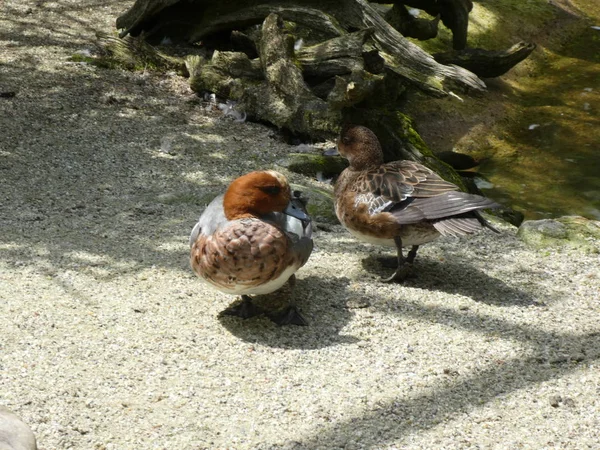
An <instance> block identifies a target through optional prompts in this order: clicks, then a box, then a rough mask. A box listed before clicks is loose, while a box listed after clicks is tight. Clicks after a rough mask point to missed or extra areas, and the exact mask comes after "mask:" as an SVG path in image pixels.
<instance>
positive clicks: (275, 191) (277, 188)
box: [260, 186, 281, 195]
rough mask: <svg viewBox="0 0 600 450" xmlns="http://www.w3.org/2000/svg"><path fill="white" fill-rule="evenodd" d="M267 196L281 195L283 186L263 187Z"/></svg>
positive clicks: (262, 189)
mask: <svg viewBox="0 0 600 450" xmlns="http://www.w3.org/2000/svg"><path fill="white" fill-rule="evenodd" d="M260 190H261V191H263V192H264V193H265V194H269V195H279V193H280V192H281V186H263V187H261V188H260Z"/></svg>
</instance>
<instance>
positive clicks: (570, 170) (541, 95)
mask: <svg viewBox="0 0 600 450" xmlns="http://www.w3.org/2000/svg"><path fill="white" fill-rule="evenodd" d="M599 25H600V24H599ZM539 51H542V52H544V55H543V56H544V60H543V63H542V67H541V68H540V70H538V71H536V73H535V75H534V76H531V77H528V78H525V79H519V80H518V81H515V82H513V83H510V82H509V84H510V85H511V88H512V95H514V96H515V98H514V99H513V104H514V105H515V107H514V109H513V110H511V111H510V112H509V115H510V120H509V123H510V125H508V126H506V127H503V128H502V129H501V131H500V132H499V133H498V134H497V135H496V136H495V139H494V143H493V145H492V146H490V149H489V154H488V155H485V156H488V157H489V159H486V160H485V162H484V163H483V164H482V166H481V167H480V172H481V173H482V174H483V175H484V176H485V177H486V179H487V181H489V183H491V184H492V185H493V187H492V188H489V186H488V189H485V190H484V192H485V193H486V194H487V195H489V196H490V197H492V198H495V199H497V200H499V201H502V202H503V203H506V204H509V205H511V206H512V207H513V208H515V209H517V210H519V211H522V212H523V213H524V214H525V216H526V218H527V219H538V218H544V217H555V216H560V215H572V214H578V215H582V216H585V217H589V218H593V219H600V30H597V29H595V28H592V26H589V25H588V26H585V27H581V28H578V29H577V30H576V33H575V34H574V35H573V37H572V38H571V39H569V41H568V42H567V44H566V45H564V46H563V47H562V48H560V49H559V50H558V51H553V50H549V49H548V48H541V49H539ZM514 100H516V101H514ZM482 187H483V186H482Z"/></svg>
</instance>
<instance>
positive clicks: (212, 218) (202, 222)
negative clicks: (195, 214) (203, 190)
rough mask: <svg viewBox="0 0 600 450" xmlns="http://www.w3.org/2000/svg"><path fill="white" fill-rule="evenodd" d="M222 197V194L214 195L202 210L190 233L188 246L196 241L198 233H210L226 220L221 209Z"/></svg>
mask: <svg viewBox="0 0 600 450" xmlns="http://www.w3.org/2000/svg"><path fill="white" fill-rule="evenodd" d="M223 197H224V194H221V195H219V196H218V197H215V198H214V199H213V201H212V202H210V203H209V205H208V206H207V207H206V208H205V209H204V211H203V212H202V215H201V216H200V218H199V219H198V222H197V223H196V225H194V228H193V229H192V233H191V234H190V247H191V246H192V245H193V244H194V242H196V240H197V239H198V236H200V233H202V234H205V235H209V234H212V233H214V232H215V230H216V229H217V228H219V227H220V226H221V225H223V224H225V223H227V222H228V220H227V218H226V217H225V211H224V210H223Z"/></svg>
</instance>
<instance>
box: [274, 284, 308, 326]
mask: <svg viewBox="0 0 600 450" xmlns="http://www.w3.org/2000/svg"><path fill="white" fill-rule="evenodd" d="M288 284H289V285H290V291H291V294H290V295H292V296H293V295H294V293H293V291H294V286H296V275H292V276H291V277H290V278H289V280H288ZM291 298H293V297H291ZM269 319H271V320H272V321H273V322H275V323H276V324H277V325H300V326H303V327H305V326H307V325H308V322H307V321H306V319H305V318H304V317H302V315H301V314H300V313H299V312H298V308H296V302H295V301H294V300H290V301H289V304H288V306H286V307H285V308H283V309H280V310H279V311H275V312H273V313H271V314H269Z"/></svg>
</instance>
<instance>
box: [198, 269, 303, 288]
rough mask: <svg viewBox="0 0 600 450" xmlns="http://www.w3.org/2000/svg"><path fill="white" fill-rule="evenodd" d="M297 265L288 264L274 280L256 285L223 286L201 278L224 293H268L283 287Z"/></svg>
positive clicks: (294, 271)
mask: <svg viewBox="0 0 600 450" xmlns="http://www.w3.org/2000/svg"><path fill="white" fill-rule="evenodd" d="M297 270H298V267H295V266H290V267H288V268H287V269H285V270H284V271H283V272H282V273H281V275H279V276H278V277H277V278H275V279H274V280H270V281H267V282H266V283H263V284H261V285H258V286H248V285H244V284H231V285H229V286H224V285H222V284H218V283H215V282H212V281H209V280H206V279H203V280H204V281H205V282H207V283H209V284H210V285H211V286H213V287H214V288H215V289H217V290H219V291H220V292H223V293H225V294H231V295H264V294H270V293H271V292H275V291H276V290H277V289H280V288H281V287H283V285H284V284H285V283H287V281H288V280H289V279H290V277H291V276H292V275H293V274H294V273H296V271H297Z"/></svg>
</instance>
